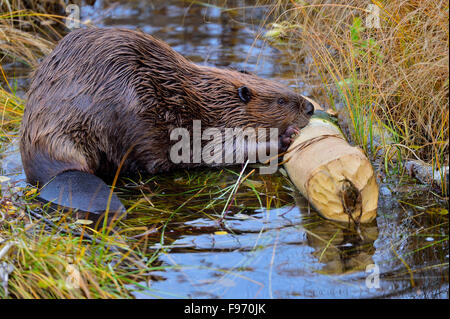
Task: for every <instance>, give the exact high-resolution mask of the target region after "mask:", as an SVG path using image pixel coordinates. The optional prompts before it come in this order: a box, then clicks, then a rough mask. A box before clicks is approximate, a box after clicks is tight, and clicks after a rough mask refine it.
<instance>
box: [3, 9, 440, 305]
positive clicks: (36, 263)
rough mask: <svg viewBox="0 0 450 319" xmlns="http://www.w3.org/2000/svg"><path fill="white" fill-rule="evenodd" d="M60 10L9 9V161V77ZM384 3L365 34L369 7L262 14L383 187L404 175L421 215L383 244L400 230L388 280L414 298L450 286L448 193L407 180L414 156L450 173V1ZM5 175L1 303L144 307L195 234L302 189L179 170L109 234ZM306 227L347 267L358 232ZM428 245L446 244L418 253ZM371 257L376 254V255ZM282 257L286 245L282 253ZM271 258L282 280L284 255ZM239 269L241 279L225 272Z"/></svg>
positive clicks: (223, 226)
mask: <svg viewBox="0 0 450 319" xmlns="http://www.w3.org/2000/svg"><path fill="white" fill-rule="evenodd" d="M51 3H52V2H51V1H43V2H41V1H21V0H5V1H2V4H1V13H0V77H1V81H0V83H1V87H0V114H1V123H0V152H3V151H4V149H5V148H6V147H7V145H9V143H10V142H11V141H12V140H13V138H14V137H15V136H17V133H18V128H19V123H20V120H21V115H22V112H23V108H24V103H25V102H24V99H23V96H22V95H21V94H19V93H20V92H18V89H17V85H16V83H17V82H16V80H17V79H16V78H15V75H14V74H12V75H11V74H8V72H7V71H8V70H7V68H8V66H10V65H14V64H17V63H20V64H23V65H25V66H26V67H28V68H30V70H32V69H33V68H34V67H35V66H36V65H37V64H38V61H39V59H40V58H41V57H42V56H43V55H45V54H47V53H48V52H50V50H51V48H52V47H53V45H54V42H55V40H56V39H58V38H59V37H60V36H61V34H63V32H64V28H63V22H62V20H61V17H59V16H58V14H63V13H64V10H62V9H61V8H64V3H62V2H60V1H54V3H56V4H57V6H54V7H53V6H50V4H51ZM195 3H196V4H199V5H201V6H205V7H208V6H211V4H210V3H203V2H195ZM372 4H373V5H375V6H376V7H377V8H379V13H380V28H378V27H376V26H375V27H373V25H372V27H368V25H367V24H366V17H367V15H368V14H369V13H370V10H369V8H368V7H367V3H366V2H365V1H355V0H352V1H348V2H345V4H331V3H329V1H322V0H317V1H312V2H307V1H300V0H291V1H275V2H269V3H267V1H265V2H263V3H262V4H261V5H264V6H267V8H268V10H267V12H268V13H269V16H268V17H267V20H265V23H264V30H265V31H267V32H265V39H266V40H268V41H269V42H271V43H272V44H273V45H274V46H277V47H279V48H280V49H281V50H283V51H284V52H286V54H288V55H290V56H291V57H292V59H293V61H294V62H295V65H297V66H298V70H296V71H297V74H299V76H301V77H302V78H303V80H304V81H305V82H308V81H311V82H312V83H313V82H314V83H317V84H318V86H317V87H316V88H315V89H314V91H315V92H314V93H317V96H316V95H315V94H314V96H313V97H314V98H318V99H319V100H320V101H321V103H322V104H323V105H324V106H329V107H331V108H334V109H335V110H336V111H338V113H339V118H340V120H341V125H342V127H343V128H344V129H345V128H346V129H347V133H348V138H349V139H351V140H352V141H353V142H354V143H355V144H357V145H359V146H361V147H362V148H364V150H365V151H366V153H367V154H368V155H370V156H371V159H373V160H374V163H375V164H376V169H377V172H380V176H382V178H384V177H385V175H392V178H395V180H396V181H398V180H400V182H398V184H399V188H397V189H396V190H395V192H396V194H397V195H398V196H399V198H400V199H399V202H398V203H397V204H396V205H398V207H399V210H401V211H403V212H406V210H407V208H408V209H412V211H413V212H414V213H411V214H409V215H408V214H406V213H405V215H407V216H406V217H405V219H404V220H402V221H401V222H399V223H401V224H402V225H401V226H402V228H401V230H397V229H393V228H392V227H394V226H395V225H397V224H396V223H395V222H396V221H397V217H396V216H395V215H394V213H391V215H389V214H386V215H384V216H383V219H384V222H385V224H383V226H381V229H380V232H381V231H384V232H387V233H392V234H396V233H397V232H398V237H393V238H395V239H396V240H398V242H394V243H393V242H392V241H391V242H382V243H381V244H379V246H380V245H384V246H383V247H382V248H383V249H385V251H393V252H394V253H395V255H396V256H397V257H398V262H399V264H400V265H401V267H402V268H401V271H398V272H397V273H389V274H387V277H393V278H394V279H393V280H396V278H398V277H401V276H402V275H404V276H406V277H407V278H408V280H409V281H410V282H411V287H415V285H416V281H417V279H416V281H415V280H414V278H415V276H416V275H417V274H418V273H421V272H424V271H426V270H428V269H435V268H436V269H441V268H442V269H444V271H443V273H444V275H443V277H445V276H446V278H443V280H444V281H445V280H446V281H447V283H448V255H447V257H446V258H447V259H446V260H445V258H444V257H443V256H441V255H439V254H442V251H444V252H445V251H447V254H448V231H447V232H445V231H444V229H448V210H447V209H446V208H443V206H442V203H441V202H438V200H439V198H440V196H439V195H442V194H434V195H429V196H430V197H432V198H431V201H430V198H429V197H428V195H427V198H424V197H425V196H423V193H424V191H428V190H430V187H428V186H423V187H421V188H412V187H409V185H410V184H411V183H412V182H411V180H410V179H409V178H408V177H406V176H404V168H403V164H404V162H405V161H406V160H407V159H411V158H416V159H417V158H418V159H420V160H422V161H424V162H426V163H429V164H431V165H433V166H434V167H436V168H438V169H441V168H443V167H444V166H448V140H449V136H448V135H449V120H448V115H449V110H448V102H449V101H448V89H449V83H448V81H449V80H448V77H449V72H448V44H449V43H448V42H449V33H448V31H449V27H448V18H449V17H448V3H447V2H442V1H433V0H426V1H409V2H406V3H405V2H400V1H384V2H378V1H373V3H372ZM187 5H192V3H190V2H189V3H187V4H186V6H187ZM225 5H228V4H227V3H225ZM372 22H373V21H372ZM269 23H270V24H269ZM1 175H2V173H1V172H0V196H1V197H0V275H1V276H0V298H6V297H12V298H131V297H133V296H134V295H133V294H132V291H133V290H136V289H137V288H142V287H146V288H148V287H149V286H150V287H151V282H152V281H153V280H155V281H156V280H158V278H157V277H155V276H153V275H152V272H154V271H159V270H164V269H169V268H179V266H178V265H176V264H173V265H172V266H169V265H166V264H163V263H162V262H161V261H160V260H159V259H158V257H159V256H160V255H161V254H162V255H164V254H165V253H167V252H168V251H169V250H170V249H171V248H172V245H173V244H174V242H175V241H176V240H177V238H179V237H180V236H181V235H182V234H183V235H186V234H187V235H198V236H200V235H203V234H208V235H211V236H212V237H214V236H222V235H227V234H232V235H235V234H234V232H235V230H234V229H233V228H232V227H229V222H230V220H231V221H233V220H237V221H239V220H241V219H242V220H244V219H245V218H247V219H251V218H252V213H253V212H254V211H265V212H266V211H269V210H270V209H274V208H280V207H284V206H286V205H289V204H291V203H292V202H293V199H292V197H291V193H292V191H293V190H292V187H291V186H290V184H289V181H288V179H287V178H286V177H285V176H283V175H282V174H277V175H276V176H271V177H267V176H258V175H256V174H254V171H253V170H252V168H250V169H248V168H247V169H246V170H242V171H241V170H240V169H239V168H238V169H237V170H228V169H222V170H204V171H200V170H194V171H189V172H187V171H183V172H175V173H173V174H171V175H164V176H153V177H151V178H149V179H143V180H127V179H125V180H122V181H121V183H119V185H118V186H117V187H116V189H115V190H116V191H117V192H118V193H119V195H120V196H121V199H122V200H123V202H124V204H125V205H126V207H127V208H128V209H127V210H128V213H129V216H130V218H128V219H126V220H120V221H117V223H116V224H115V225H114V227H107V225H95V222H94V223H93V222H92V221H89V220H85V219H76V218H75V217H74V216H73V215H72V214H71V213H68V212H55V211H53V210H51V209H49V207H48V206H47V205H43V206H42V205H40V204H37V203H36V201H34V200H33V199H34V198H35V197H36V195H37V194H36V191H37V190H36V189H35V188H33V187H31V186H24V185H15V184H14V183H12V184H10V183H9V181H8V178H6V177H3V176H1ZM402 186H405V189H406V191H405V189H401V187H402ZM445 191H446V190H445V189H443V192H444V193H445ZM296 201H297V199H296ZM406 207H407V208H406ZM308 210H309V208H308ZM193 215H196V216H197V218H204V219H205V220H207V221H209V222H210V223H209V224H208V223H207V226H205V227H203V228H200V227H196V226H190V225H189V221H191V220H192V219H193V217H192V216H193ZM305 218H306V222H305V224H303V227H304V230H305V232H306V235H305V236H309V237H308V240H309V241H311V242H318V243H320V245H319V247H320V249H317V250H316V251H314V253H313V254H314V256H316V257H317V258H318V260H319V261H320V262H324V260H326V259H329V260H330V263H335V259H338V257H339V256H341V255H339V254H342V251H344V248H342V247H344V246H342V247H341V246H339V245H340V244H341V242H340V241H342V243H344V244H347V242H346V241H345V238H347V239H348V238H350V237H352V236H353V235H354V234H352V233H351V232H350V233H348V230H345V227H342V225H341V226H339V225H336V224H335V223H334V224H332V227H334V228H332V229H333V232H331V233H329V232H328V229H327V227H325V226H326V225H328V226H329V225H330V223H328V222H327V221H323V220H321V219H320V218H315V217H312V218H311V217H305ZM308 218H311V219H308ZM409 223H411V224H413V225H415V226H417V225H418V226H417V227H418V228H417V232H416V233H411V234H409V233H407V234H405V233H404V231H405V226H404V224H409ZM392 225H394V226H392ZM373 228H374V227H372V229H373ZM375 228H376V227H375ZM311 229H312V230H311ZM406 229H409V228H406ZM313 230H314V231H313ZM255 233H256V234H257V236H258V237H257V238H258V239H257V240H256V241H255V242H254V243H252V246H251V247H250V248H249V249H248V250H249V251H250V252H252V253H253V252H257V251H259V250H260V247H259V242H258V240H260V236H261V234H262V233H263V230H262V228H261V229H259V230H256V231H255ZM372 233H376V235H377V234H378V233H377V231H372ZM277 234H278V233H277ZM376 235H373V234H372V235H371V237H375V238H376ZM395 236H397V235H395ZM340 237H343V238H344V239H342V238H341V239H339V238H340ZM429 237H435V238H437V239H436V240H435V241H432V242H426V243H425V244H422V243H421V244H420V245H417V246H414V245H413V244H411V243H415V242H416V241H417V242H420V239H421V238H429ZM375 238H372V239H371V240H372V241H371V242H370V243H367V242H364V243H362V244H361V247H359V246H357V245H355V247H353V246H352V248H345V254H347V255H355V254H358V253H360V252H361V251H363V253H364V254H366V253H367V255H369V258H366V259H370V256H371V254H373V251H372V250H374V248H373V247H372V244H373V240H375ZM407 240H408V241H407ZM350 242H351V241H350ZM405 243H407V244H406V245H405ZM400 246H402V247H403V246H407V249H409V250H408V251H407V253H406V254H404V255H397V250H399V249H400ZM345 247H347V246H345ZM367 247H369V248H368V249H367V251H369V252H367V251H366V250H364V248H367ZM408 247H409V248H408ZM275 248H276V242H275V245H274V247H273V252H275ZM187 249H190V248H187ZM270 249H271V250H272V247H270ZM377 249H379V248H377ZM433 249H435V250H433ZM424 251H425V252H426V253H427V254H428V255H433V254H436V255H437V257H436V256H434V257H433V258H435V259H432V258H431V257H430V260H433V264H431V265H428V264H427V265H419V266H418V267H417V268H414V267H412V266H410V264H409V263H410V262H411V259H408V258H413V257H414V255H415V254H417V253H422V252H424ZM436 251H437V253H436ZM364 256H365V255H364ZM365 257H367V256H365ZM270 258H272V260H271V263H270V265H271V267H270V269H269V273H270V274H272V271H273V269H272V265H273V258H274V254H272V255H271V256H269V259H270ZM442 260H444V261H442ZM365 262H366V261H364V262H361V261H359V260H358V263H357V265H356V266H354V269H353V268H352V270H364V267H365V266H366V263H365ZM388 262H389V261H386V263H388ZM245 267H247V268H249V267H248V265H245ZM221 271H222V270H221ZM235 271H240V270H236V269H235V268H231V269H226V270H223V271H222V272H224V273H225V274H228V273H232V272H235ZM322 272H325V270H322ZM5 274H8V275H9V276H6V277H5ZM445 274H446V275H445ZM239 276H242V275H240V274H239ZM2 278H8V280H7V281H6V282H5V281H2ZM270 278H271V277H270ZM249 280H251V279H249ZM256 284H257V285H258V284H260V283H258V282H257V283H256ZM444 294H445V293H444ZM150 296H152V297H155V296H159V294H158V293H156V292H155V295H152V291H151V289H150ZM168 296H169V297H178V295H170V294H169V295H168ZM447 296H448V291H447Z"/></svg>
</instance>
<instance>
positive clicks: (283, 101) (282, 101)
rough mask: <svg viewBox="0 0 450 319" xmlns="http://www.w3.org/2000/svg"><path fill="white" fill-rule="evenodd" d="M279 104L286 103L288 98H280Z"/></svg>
mask: <svg viewBox="0 0 450 319" xmlns="http://www.w3.org/2000/svg"><path fill="white" fill-rule="evenodd" d="M278 104H280V105H283V104H286V100H285V99H284V98H282V97H280V98H279V99H278Z"/></svg>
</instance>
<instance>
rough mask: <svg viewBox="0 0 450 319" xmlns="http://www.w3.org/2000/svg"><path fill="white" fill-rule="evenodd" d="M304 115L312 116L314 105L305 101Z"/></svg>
mask: <svg viewBox="0 0 450 319" xmlns="http://www.w3.org/2000/svg"><path fill="white" fill-rule="evenodd" d="M305 114H306V115H308V116H312V115H313V114H314V105H313V104H312V103H311V102H309V101H306V103H305Z"/></svg>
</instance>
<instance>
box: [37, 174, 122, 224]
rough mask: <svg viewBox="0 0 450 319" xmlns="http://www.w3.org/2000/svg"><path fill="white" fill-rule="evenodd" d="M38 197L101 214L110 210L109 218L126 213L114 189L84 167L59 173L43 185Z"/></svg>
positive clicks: (68, 207) (66, 207)
mask: <svg viewBox="0 0 450 319" xmlns="http://www.w3.org/2000/svg"><path fill="white" fill-rule="evenodd" d="M38 197H39V199H41V200H43V201H45V202H51V203H52V204H53V206H57V207H58V208H62V209H64V210H72V211H77V212H80V213H83V214H94V215H99V216H98V217H100V216H104V215H105V213H106V212H108V220H111V219H112V218H118V217H123V215H125V213H126V209H125V207H124V206H123V205H122V203H121V202H120V200H119V198H118V197H117V196H116V195H115V194H111V189H110V188H109V187H108V185H106V184H105V182H103V180H102V179H100V178H99V177H97V176H94V175H92V174H89V173H86V172H82V171H65V172H62V173H60V174H58V175H56V176H55V177H54V178H52V179H51V180H50V181H49V182H48V183H46V184H45V185H44V186H43V187H42V188H41V190H40V193H39V196H38ZM92 217H95V216H92Z"/></svg>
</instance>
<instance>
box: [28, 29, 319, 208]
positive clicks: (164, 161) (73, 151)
mask: <svg viewBox="0 0 450 319" xmlns="http://www.w3.org/2000/svg"><path fill="white" fill-rule="evenodd" d="M313 112H314V107H313V105H312V104H311V103H310V102H308V101H307V100H306V99H305V98H303V97H302V96H301V95H299V94H297V93H295V92H293V91H291V90H290V89H288V88H287V87H285V86H283V85H281V84H279V83H276V82H274V81H270V80H267V79H263V78H260V77H258V76H256V75H254V74H252V73H249V72H245V71H238V70H234V69H222V68H216V67H211V66H204V65H198V64H194V63H192V62H190V61H189V60H188V59H186V58H185V57H183V56H182V55H181V54H179V53H177V52H176V51H175V50H173V49H172V48H171V47H170V46H169V45H168V44H166V43H164V42H163V41H161V40H159V39H156V38H155V37H153V36H151V35H148V34H145V33H143V32H141V31H133V30H127V29H119V28H87V29H77V30H74V31H72V32H70V33H68V34H67V35H66V36H65V37H64V38H63V39H62V40H61V41H60V42H59V43H58V44H57V46H56V47H55V49H54V50H53V52H52V53H51V54H50V55H48V56H47V57H46V58H45V59H44V60H43V61H42V63H41V64H40V66H39V67H38V69H37V70H36V71H35V72H34V74H33V76H32V81H31V85H30V88H29V91H28V99H27V104H26V107H25V111H24V115H23V120H22V124H21V130H20V136H21V138H20V151H21V156H22V163H23V167H24V170H25V174H26V176H27V181H28V182H29V183H31V184H34V185H39V186H40V187H42V188H41V190H40V196H41V199H44V200H48V201H53V202H56V203H58V204H59V205H60V206H63V207H69V208H76V209H80V210H81V211H87V212H89V211H93V212H95V213H101V212H103V211H105V210H106V209H108V208H109V209H112V210H117V211H121V212H123V211H124V208H123V206H122V205H121V203H120V201H119V200H118V199H117V198H116V197H115V195H114V196H113V197H112V198H111V197H110V196H109V188H108V187H107V186H106V184H105V182H107V181H108V180H110V178H111V176H115V174H116V172H117V171H118V170H120V175H125V176H127V175H133V174H137V173H138V174H141V173H144V174H155V173H161V172H165V171H169V170H171V169H174V168H179V167H186V168H189V167H194V166H199V165H203V164H204V163H198V164H188V163H183V164H179V163H178V164H176V163H173V162H172V161H171V160H170V158H169V152H170V146H171V145H172V144H173V143H172V144H171V142H170V139H169V134H170V132H171V130H173V129H174V128H179V127H186V128H188V129H189V130H192V123H193V120H200V121H201V123H202V127H216V128H230V127H231V128H233V127H254V128H273V127H275V128H278V129H279V131H280V132H281V134H280V136H279V138H280V145H279V146H280V148H281V149H283V150H284V149H286V148H287V146H288V145H289V143H290V135H291V134H292V133H293V131H295V130H296V129H297V128H301V127H303V126H305V125H306V124H307V123H308V121H309V118H310V117H311V115H312V114H313ZM108 200H109V201H110V203H109V206H108V205H106V204H105V203H106V202H107V201H108Z"/></svg>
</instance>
